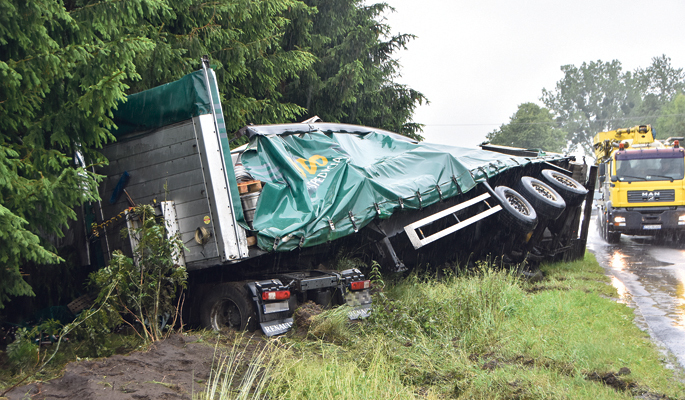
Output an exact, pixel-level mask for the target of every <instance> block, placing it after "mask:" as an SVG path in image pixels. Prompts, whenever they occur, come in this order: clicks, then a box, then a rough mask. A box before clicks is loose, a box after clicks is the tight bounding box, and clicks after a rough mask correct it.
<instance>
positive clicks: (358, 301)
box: [345, 289, 371, 320]
mask: <svg viewBox="0 0 685 400" xmlns="http://www.w3.org/2000/svg"><path fill="white" fill-rule="evenodd" d="M345 303H346V304H347V305H349V306H350V307H351V308H352V310H351V311H350V312H349V313H347V316H348V317H349V318H350V319H351V320H355V319H362V318H366V317H368V316H369V315H371V291H370V290H369V289H365V290H359V291H355V292H353V291H351V290H348V291H347V293H345Z"/></svg>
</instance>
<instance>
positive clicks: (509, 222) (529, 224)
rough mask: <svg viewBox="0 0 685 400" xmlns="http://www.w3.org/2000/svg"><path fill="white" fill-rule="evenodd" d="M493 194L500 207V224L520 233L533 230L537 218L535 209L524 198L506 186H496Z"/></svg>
mask: <svg viewBox="0 0 685 400" xmlns="http://www.w3.org/2000/svg"><path fill="white" fill-rule="evenodd" d="M495 194H497V197H498V198H499V202H500V205H501V206H502V211H501V212H500V213H499V220H500V222H502V223H503V224H504V225H505V226H507V227H509V228H511V229H513V230H514V231H517V232H521V233H528V232H531V231H532V230H533V229H535V227H536V226H537V224H538V217H537V214H536V213H535V209H534V208H533V206H532V205H530V203H529V202H528V200H526V199H525V197H523V196H521V195H520V194H518V193H517V192H516V191H515V190H513V189H510V188H508V187H506V186H497V187H496V188H495Z"/></svg>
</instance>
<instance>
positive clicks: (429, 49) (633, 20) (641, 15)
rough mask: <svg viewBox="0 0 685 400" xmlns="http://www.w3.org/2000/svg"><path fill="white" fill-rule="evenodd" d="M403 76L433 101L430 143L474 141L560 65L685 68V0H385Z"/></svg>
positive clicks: (422, 114) (531, 96) (549, 85)
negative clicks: (400, 44)
mask: <svg viewBox="0 0 685 400" xmlns="http://www.w3.org/2000/svg"><path fill="white" fill-rule="evenodd" d="M386 2H387V3H388V4H390V6H392V7H394V8H395V10H396V12H395V13H387V14H386V17H387V21H386V22H387V23H388V24H389V25H390V26H391V27H392V32H393V33H411V34H414V35H416V36H418V38H417V39H415V40H413V41H412V42H410V43H409V48H408V50H406V51H401V52H398V53H396V56H397V58H398V59H399V60H400V63H401V65H402V69H401V74H402V77H401V78H400V79H399V80H398V81H399V82H401V83H404V84H407V85H409V86H410V87H412V88H413V89H416V90H418V91H420V92H422V93H423V94H424V95H426V97H428V100H429V101H430V102H431V104H429V105H423V106H420V107H419V108H418V109H417V110H416V112H415V114H414V120H415V121H416V122H420V123H423V124H426V127H425V128H424V133H423V136H424V137H425V138H426V140H427V141H430V142H436V143H443V144H451V145H460V146H467V147H473V146H476V145H477V144H479V143H481V142H482V141H483V140H485V135H486V134H487V133H488V132H491V131H493V130H494V129H496V128H499V126H500V125H502V124H504V123H507V122H509V119H510V117H511V116H512V115H513V114H514V113H515V112H516V110H517V108H518V105H519V104H522V103H526V102H535V103H537V104H539V105H541V106H542V105H543V104H542V102H541V101H540V100H539V99H540V97H541V95H542V89H543V88H546V89H548V90H552V89H554V88H555V85H556V82H557V81H559V80H560V79H562V78H563V74H562V72H561V70H560V67H561V66H562V65H566V64H574V65H576V66H580V65H581V64H582V63H583V62H590V61H597V60H602V61H611V60H614V59H617V60H619V61H620V62H621V64H622V65H623V70H624V71H633V70H635V69H636V68H637V67H641V68H646V67H648V66H649V65H650V64H651V62H652V58H653V57H657V56H660V55H662V54H665V55H666V56H668V57H670V58H671V65H672V66H673V67H675V68H684V67H685V1H682V0H679V1H675V0H653V1H644V0H642V1H636V0H620V1H614V0H611V1H608V0H580V1H579V0H573V1H557V0H531V1H520V0H509V1H507V0H471V1H464V0H386Z"/></svg>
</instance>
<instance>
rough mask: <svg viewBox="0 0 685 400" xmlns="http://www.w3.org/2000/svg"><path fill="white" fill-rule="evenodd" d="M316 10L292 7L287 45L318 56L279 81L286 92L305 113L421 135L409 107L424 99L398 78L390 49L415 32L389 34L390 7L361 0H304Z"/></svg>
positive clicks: (325, 118) (403, 42) (396, 64)
mask: <svg viewBox="0 0 685 400" xmlns="http://www.w3.org/2000/svg"><path fill="white" fill-rule="evenodd" d="M306 3H307V4H308V5H309V6H312V7H316V10H317V12H316V13H311V12H302V11H300V10H294V11H293V12H292V13H291V15H292V17H291V18H292V20H293V22H292V24H291V25H290V26H289V28H288V32H287V33H286V35H285V37H284V45H283V46H284V47H285V48H286V49H304V50H308V51H310V52H312V53H313V54H314V55H315V56H316V57H317V58H318V60H317V62H316V64H315V65H314V68H313V70H309V71H303V72H302V73H301V74H299V78H296V79H291V80H290V81H289V82H288V83H287V85H285V86H284V87H283V93H284V98H285V99H286V100H288V101H290V102H293V103H296V104H299V105H300V106H302V107H304V108H306V110H307V113H306V116H307V117H312V116H314V115H318V116H319V117H321V118H322V119H323V120H324V121H327V122H345V123H352V124H360V125H368V126H375V127H379V128H384V129H388V130H391V131H395V132H398V133H401V134H404V135H407V136H410V137H414V138H420V136H419V132H420V131H421V127H422V126H421V125H420V124H416V123H414V122H411V118H412V115H413V112H414V110H415V108H416V106H418V105H419V104H422V103H423V102H424V101H426V98H425V97H424V95H423V94H421V93H420V92H418V91H416V90H414V89H411V88H409V87H407V86H406V85H401V84H398V83H396V82H395V81H394V80H395V79H396V78H397V77H398V74H399V68H400V66H399V63H398V62H397V60H396V59H394V58H393V54H394V52H396V51H398V50H402V49H405V48H406V45H407V43H408V42H409V41H410V40H411V39H413V38H414V36H413V35H409V34H399V35H394V36H393V35H390V26H388V25H387V24H385V23H384V22H383V20H382V15H383V13H384V12H387V11H391V10H392V8H391V7H390V6H388V4H385V3H379V4H373V5H365V3H364V2H362V1H359V0H325V1H324V0H306Z"/></svg>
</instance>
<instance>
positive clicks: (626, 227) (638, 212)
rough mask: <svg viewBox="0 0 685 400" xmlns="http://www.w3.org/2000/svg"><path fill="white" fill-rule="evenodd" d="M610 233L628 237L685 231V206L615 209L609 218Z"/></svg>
mask: <svg viewBox="0 0 685 400" xmlns="http://www.w3.org/2000/svg"><path fill="white" fill-rule="evenodd" d="M609 231H612V232H621V233H625V234H628V235H656V234H658V233H659V232H664V231H685V206H679V207H639V208H638V207H635V208H631V209H627V208H614V209H613V210H612V212H611V215H610V216H609Z"/></svg>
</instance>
